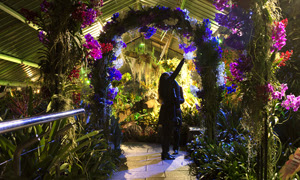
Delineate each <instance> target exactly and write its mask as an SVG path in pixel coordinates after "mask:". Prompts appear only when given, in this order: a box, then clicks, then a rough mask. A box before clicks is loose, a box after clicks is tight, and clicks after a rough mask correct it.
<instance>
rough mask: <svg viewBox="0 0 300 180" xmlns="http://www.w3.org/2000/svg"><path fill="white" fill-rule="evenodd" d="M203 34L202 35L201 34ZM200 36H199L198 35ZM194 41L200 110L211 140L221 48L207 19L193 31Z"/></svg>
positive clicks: (215, 114)
mask: <svg viewBox="0 0 300 180" xmlns="http://www.w3.org/2000/svg"><path fill="white" fill-rule="evenodd" d="M203 34H204V35H203ZM199 36H200V37H199ZM194 38H195V43H196V45H197V47H200V48H198V50H197V57H196V60H194V63H195V65H196V67H197V71H198V73H199V74H200V76H201V79H202V88H203V90H202V93H201V94H202V95H201V98H202V103H201V106H202V112H203V118H204V122H205V127H206V131H205V132H206V134H207V136H208V139H209V140H211V141H213V140H215V136H216V117H217V113H218V111H219V105H220V101H219V96H220V93H221V91H220V89H219V87H218V85H217V74H218V70H217V67H218V65H219V62H220V59H221V54H222V50H221V48H220V47H219V40H218V38H215V37H214V38H212V31H211V30H210V22H209V20H208V19H207V20H204V21H203V24H202V25H201V26H199V27H197V29H196V31H195V37H194Z"/></svg>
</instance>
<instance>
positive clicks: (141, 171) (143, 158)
mask: <svg viewBox="0 0 300 180" xmlns="http://www.w3.org/2000/svg"><path fill="white" fill-rule="evenodd" d="M121 149H122V150H124V154H123V157H124V158H126V159H127V161H126V163H125V164H126V165H127V166H126V165H125V166H124V167H120V170H119V171H118V172H115V173H114V174H113V177H112V179H111V180H125V179H126V180H130V179H139V180H162V179H166V180H174V179H176V180H196V177H194V176H190V175H189V166H188V164H189V163H191V161H190V160H188V159H185V155H186V152H184V151H179V154H178V155H177V156H176V159H175V160H161V157H160V153H161V146H160V144H151V143H141V142H126V143H124V144H122V145H121ZM170 149H172V148H170Z"/></svg>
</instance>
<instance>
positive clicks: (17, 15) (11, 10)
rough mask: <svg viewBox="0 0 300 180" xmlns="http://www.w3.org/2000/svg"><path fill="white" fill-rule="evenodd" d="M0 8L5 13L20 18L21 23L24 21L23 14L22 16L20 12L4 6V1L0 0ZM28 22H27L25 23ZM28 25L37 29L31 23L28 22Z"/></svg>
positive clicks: (36, 28)
mask: <svg viewBox="0 0 300 180" xmlns="http://www.w3.org/2000/svg"><path fill="white" fill-rule="evenodd" d="M0 9H2V10H3V11H4V12H6V13H7V14H9V15H11V16H13V17H14V18H16V19H18V20H20V21H21V22H23V23H26V18H25V17H24V16H22V15H21V14H20V13H18V12H17V11H15V10H13V9H12V8H10V7H8V6H6V5H5V4H4V3H2V2H0ZM26 24H28V23H26ZM28 26H30V27H32V28H33V29H35V30H38V27H37V26H35V25H34V24H32V23H29V24H28Z"/></svg>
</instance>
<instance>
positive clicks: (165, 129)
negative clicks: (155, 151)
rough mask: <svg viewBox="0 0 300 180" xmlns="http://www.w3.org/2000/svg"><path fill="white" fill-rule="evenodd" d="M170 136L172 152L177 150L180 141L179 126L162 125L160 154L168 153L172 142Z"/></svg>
mask: <svg viewBox="0 0 300 180" xmlns="http://www.w3.org/2000/svg"><path fill="white" fill-rule="evenodd" d="M172 134H173V150H178V149H179V140H180V126H174V125H173V124H163V125H162V133H161V135H162V137H161V146H162V154H167V153H168V152H169V150H170V144H171V142H172Z"/></svg>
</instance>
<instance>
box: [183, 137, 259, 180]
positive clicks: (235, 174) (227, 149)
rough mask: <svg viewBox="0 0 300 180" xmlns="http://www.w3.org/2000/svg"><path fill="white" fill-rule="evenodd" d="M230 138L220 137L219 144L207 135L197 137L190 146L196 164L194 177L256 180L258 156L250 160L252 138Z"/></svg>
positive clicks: (192, 170)
mask: <svg viewBox="0 0 300 180" xmlns="http://www.w3.org/2000/svg"><path fill="white" fill-rule="evenodd" d="M228 137H230V136H225V137H224V136H223V135H222V134H220V135H219V136H217V140H218V141H217V143H211V142H210V141H209V139H208V138H207V137H206V136H204V135H203V134H201V135H199V136H195V137H194V140H193V141H192V142H191V143H189V144H188V148H189V149H190V151H191V152H190V154H191V157H192V159H193V161H194V163H193V164H192V165H191V166H190V171H191V172H192V174H194V175H196V176H197V178H199V179H255V171H254V164H255V156H254V154H252V157H251V158H249V156H250V155H249V154H248V153H249V152H248V150H249V149H248V148H247V147H248V141H249V138H246V136H245V135H235V137H234V138H233V137H232V136H231V138H228ZM226 138H227V139H226Z"/></svg>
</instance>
